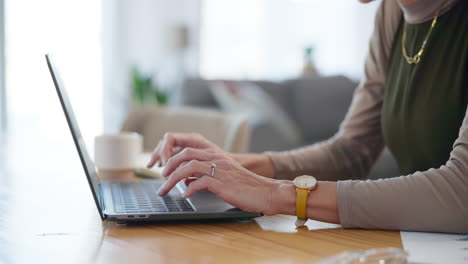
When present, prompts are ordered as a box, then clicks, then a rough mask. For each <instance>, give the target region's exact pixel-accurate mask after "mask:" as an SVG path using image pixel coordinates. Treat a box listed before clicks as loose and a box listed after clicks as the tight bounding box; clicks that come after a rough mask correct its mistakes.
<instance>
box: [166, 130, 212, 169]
mask: <svg viewBox="0 0 468 264" xmlns="http://www.w3.org/2000/svg"><path fill="white" fill-rule="evenodd" d="M205 141H206V140H205V139H204V138H203V137H202V136H201V135H199V134H196V133H174V132H168V133H166V134H165V135H164V143H163V146H162V147H161V158H162V163H163V165H166V162H167V161H168V160H169V158H170V157H171V152H172V150H173V148H175V147H180V148H181V150H182V149H184V148H187V147H190V148H206V147H207V146H208V145H207V143H206V142H205Z"/></svg>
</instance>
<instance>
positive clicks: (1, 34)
mask: <svg viewBox="0 0 468 264" xmlns="http://www.w3.org/2000/svg"><path fill="white" fill-rule="evenodd" d="M4 10H5V9H4V2H3V0H0V134H2V132H3V130H4V129H5V128H6V95H5V90H6V89H5V30H4V29H5V23H4V22H5V20H4Z"/></svg>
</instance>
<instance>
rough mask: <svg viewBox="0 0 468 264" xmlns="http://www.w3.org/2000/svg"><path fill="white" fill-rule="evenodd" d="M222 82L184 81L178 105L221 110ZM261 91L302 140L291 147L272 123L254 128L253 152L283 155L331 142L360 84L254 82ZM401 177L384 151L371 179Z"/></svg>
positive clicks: (316, 80) (340, 79) (344, 81)
mask: <svg viewBox="0 0 468 264" xmlns="http://www.w3.org/2000/svg"><path fill="white" fill-rule="evenodd" d="M214 82H219V80H203V79H189V80H187V81H185V83H184V85H183V88H182V90H181V93H180V98H179V101H180V103H182V104H183V105H188V106H197V107H205V108H215V109H219V108H220V107H221V106H220V105H219V104H218V101H217V98H215V97H214V96H213V93H212V91H211V89H210V87H212V85H213V83H214ZM234 82H235V81H234ZM251 83H253V84H255V85H257V86H258V87H261V88H262V90H263V91H265V92H266V93H267V94H268V95H269V97H270V98H272V100H274V101H275V103H276V105H277V106H278V107H279V108H281V109H282V110H283V111H284V112H285V113H286V115H287V116H288V117H289V118H290V119H291V121H292V122H294V124H295V126H296V127H297V128H298V129H299V130H300V134H301V140H300V141H299V142H295V143H291V142H290V141H288V140H285V138H284V137H283V136H282V134H281V133H280V131H277V130H275V129H274V127H272V126H271V124H270V123H269V122H255V124H251V127H252V136H251V144H250V151H251V152H262V151H281V150H289V149H292V148H296V147H300V146H305V145H309V144H313V143H315V142H318V141H321V140H324V139H327V138H330V137H331V136H333V135H334V134H335V133H336V132H337V131H338V128H339V125H340V123H341V122H342V121H343V119H344V116H345V114H346V112H347V110H348V107H349V105H350V103H351V99H352V95H353V92H354V89H355V88H356V86H357V83H356V82H354V81H352V80H350V79H348V78H346V77H343V76H331V77H312V78H303V79H293V80H287V81H283V82H269V81H252V82H251ZM398 175H399V170H398V168H397V165H396V163H395V161H394V159H393V157H392V155H391V154H390V152H389V151H388V150H387V149H385V150H384V152H383V154H382V156H381V157H380V160H379V162H378V163H377V164H376V166H375V167H374V169H373V171H372V172H371V178H373V179H376V178H388V177H395V176H398Z"/></svg>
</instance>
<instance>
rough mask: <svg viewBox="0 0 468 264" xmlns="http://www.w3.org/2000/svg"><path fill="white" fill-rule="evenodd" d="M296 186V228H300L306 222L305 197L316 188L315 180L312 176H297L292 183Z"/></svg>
mask: <svg viewBox="0 0 468 264" xmlns="http://www.w3.org/2000/svg"><path fill="white" fill-rule="evenodd" d="M293 183H294V185H295V186H296V215H297V220H296V226H297V227H301V226H304V224H305V223H306V222H307V197H308V196H309V192H310V191H311V190H313V189H315V188H316V187H317V180H316V179H315V178H314V177H312V176H307V175H304V176H299V177H296V178H295V179H294V181H293Z"/></svg>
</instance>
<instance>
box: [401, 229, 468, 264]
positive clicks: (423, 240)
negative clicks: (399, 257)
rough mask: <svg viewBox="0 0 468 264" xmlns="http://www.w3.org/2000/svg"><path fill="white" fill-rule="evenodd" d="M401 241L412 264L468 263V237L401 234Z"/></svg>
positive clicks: (416, 233) (418, 233)
mask: <svg viewBox="0 0 468 264" xmlns="http://www.w3.org/2000/svg"><path fill="white" fill-rule="evenodd" d="M401 240H402V241H403V247H404V248H405V250H406V251H407V252H408V253H409V261H410V263H415V264H416V263H418V264H419V263H431V264H448V263H449V264H467V263H468V235H452V234H439V233H420V232H401Z"/></svg>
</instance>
